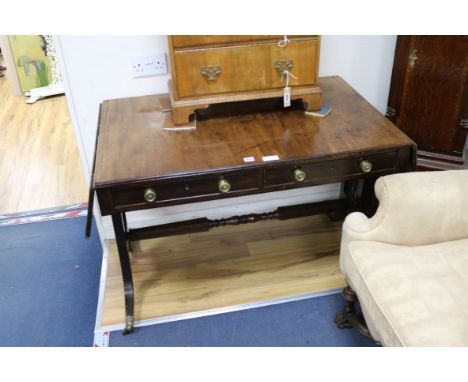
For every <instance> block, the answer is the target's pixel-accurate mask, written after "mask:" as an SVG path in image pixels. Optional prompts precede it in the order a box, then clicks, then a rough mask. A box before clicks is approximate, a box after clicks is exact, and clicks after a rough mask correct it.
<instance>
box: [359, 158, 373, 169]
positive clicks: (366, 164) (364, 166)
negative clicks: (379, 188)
mask: <svg viewBox="0 0 468 382" xmlns="http://www.w3.org/2000/svg"><path fill="white" fill-rule="evenodd" d="M359 167H361V170H362V171H363V172H371V171H372V163H371V162H369V161H368V160H363V161H361V163H359Z"/></svg>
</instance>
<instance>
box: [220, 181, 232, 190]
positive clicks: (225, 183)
mask: <svg viewBox="0 0 468 382" xmlns="http://www.w3.org/2000/svg"><path fill="white" fill-rule="evenodd" d="M218 189H219V192H229V190H230V189H231V184H230V183H229V182H228V181H227V180H226V179H224V178H223V179H220V180H219V182H218Z"/></svg>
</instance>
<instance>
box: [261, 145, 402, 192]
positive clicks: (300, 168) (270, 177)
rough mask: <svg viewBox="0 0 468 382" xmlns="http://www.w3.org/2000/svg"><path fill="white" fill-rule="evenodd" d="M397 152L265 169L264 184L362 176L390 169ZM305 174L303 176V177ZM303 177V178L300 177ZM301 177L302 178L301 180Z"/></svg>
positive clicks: (393, 165)
mask: <svg viewBox="0 0 468 382" xmlns="http://www.w3.org/2000/svg"><path fill="white" fill-rule="evenodd" d="M396 158H397V152H396V151H394V152H388V153H382V154H376V155H367V156H365V157H363V156H359V157H353V158H345V159H336V160H334V161H329V160H327V161H323V162H314V163H305V164H301V165H289V166H283V167H277V168H272V169H266V170H265V177H264V184H265V186H275V185H286V184H294V183H298V184H300V183H304V184H308V183H313V184H318V183H321V182H323V181H327V180H329V181H339V180H340V178H343V177H352V176H355V175H357V176H362V175H363V174H377V173H379V172H382V171H391V170H392V169H393V168H394V167H395V165H396V163H395V161H396ZM304 176H305V178H304ZM302 178H304V179H302ZM301 179H302V180H301Z"/></svg>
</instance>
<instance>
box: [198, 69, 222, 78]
mask: <svg viewBox="0 0 468 382" xmlns="http://www.w3.org/2000/svg"><path fill="white" fill-rule="evenodd" d="M200 73H201V75H202V76H203V77H205V78H206V79H207V80H208V81H214V80H216V79H217V78H218V76H219V75H220V74H221V66H202V67H201V69H200Z"/></svg>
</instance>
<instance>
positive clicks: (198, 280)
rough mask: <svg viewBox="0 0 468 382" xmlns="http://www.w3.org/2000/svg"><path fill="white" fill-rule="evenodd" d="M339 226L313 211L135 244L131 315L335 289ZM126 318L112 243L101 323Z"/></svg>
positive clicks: (340, 279) (339, 280)
mask: <svg viewBox="0 0 468 382" xmlns="http://www.w3.org/2000/svg"><path fill="white" fill-rule="evenodd" d="M341 224H342V223H341V222H338V223H333V222H331V221H330V220H329V219H328V218H327V217H326V216H325V215H317V216H311V217H306V218H299V219H291V220H287V221H265V222H259V223H255V224H246V225H241V226H230V227H221V228H216V229H212V230H211V231H209V232H206V233H196V234H189V235H181V236H173V237H166V238H158V239H151V240H144V241H139V242H133V243H132V254H131V262H132V268H133V281H134V286H135V320H136V321H139V320H147V319H154V318H161V317H166V316H172V315H178V314H184V313H189V312H200V311H205V310H209V309H216V308H226V307H232V306H236V305H242V304H247V303H252V302H258V301H262V302H263V301H268V300H272V299H277V298H284V297H291V296H296V295H300V294H304V293H311V292H320V291H326V290H330V289H335V288H341V287H343V286H344V285H345V281H344V279H343V276H342V275H341V272H340V270H339V262H338V254H339V244H340V229H341ZM124 316H125V313H124V296H123V283H122V279H121V271H120V265H119V259H118V253H117V248H116V244H115V242H114V241H111V242H110V246H109V256H108V268H107V276H106V287H105V293H104V304H103V316H102V326H104V327H105V326H108V325H115V324H121V323H123V320H124Z"/></svg>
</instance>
